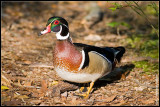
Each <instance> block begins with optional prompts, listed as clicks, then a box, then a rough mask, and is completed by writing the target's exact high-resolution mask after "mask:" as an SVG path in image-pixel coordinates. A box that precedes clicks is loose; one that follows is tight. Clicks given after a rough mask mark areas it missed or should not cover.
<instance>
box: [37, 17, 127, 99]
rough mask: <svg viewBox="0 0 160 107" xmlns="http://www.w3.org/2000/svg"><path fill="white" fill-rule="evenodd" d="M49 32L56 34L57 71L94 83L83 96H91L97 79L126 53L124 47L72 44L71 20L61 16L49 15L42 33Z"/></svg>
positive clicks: (68, 79)
mask: <svg viewBox="0 0 160 107" xmlns="http://www.w3.org/2000/svg"><path fill="white" fill-rule="evenodd" d="M50 32H55V33H56V37H57V41H56V45H55V48H54V50H53V66H54V69H55V71H56V72H57V74H58V75H59V76H60V77H61V78H63V79H64V80H67V81H70V82H75V83H88V82H91V83H90V87H89V89H88V91H87V92H86V93H85V94H82V96H83V97H84V98H88V95H89V93H90V91H91V89H92V87H93V85H94V82H95V81H96V80H97V79H99V78H101V77H103V76H105V75H107V74H108V73H110V72H111V71H112V70H113V69H114V68H115V66H116V63H117V62H120V59H121V57H122V56H123V54H124V53H125V48H124V47H96V46H91V45H86V44H82V43H73V42H72V39H71V37H70V33H69V27H68V22H67V21H66V20H65V19H64V18H62V17H57V16H54V17H51V18H49V19H48V22H47V25H46V28H45V29H44V30H43V31H41V32H40V33H39V36H40V35H44V34H47V33H50Z"/></svg>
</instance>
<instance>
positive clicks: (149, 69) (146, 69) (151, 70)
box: [133, 61, 159, 75]
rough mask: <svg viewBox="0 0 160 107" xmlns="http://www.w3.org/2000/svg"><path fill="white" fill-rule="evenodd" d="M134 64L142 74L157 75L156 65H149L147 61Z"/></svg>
mask: <svg viewBox="0 0 160 107" xmlns="http://www.w3.org/2000/svg"><path fill="white" fill-rule="evenodd" d="M133 63H134V64H135V67H136V68H141V69H142V71H143V73H146V74H148V75H150V74H157V73H158V71H159V70H158V67H159V65H158V63H150V62H148V61H138V62H133Z"/></svg>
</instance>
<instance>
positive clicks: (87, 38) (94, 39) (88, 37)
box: [84, 34, 102, 41]
mask: <svg viewBox="0 0 160 107" xmlns="http://www.w3.org/2000/svg"><path fill="white" fill-rule="evenodd" d="M101 39H102V38H101V37H100V36H99V35H93V34H90V35H88V36H86V37H84V40H90V41H100V40H101Z"/></svg>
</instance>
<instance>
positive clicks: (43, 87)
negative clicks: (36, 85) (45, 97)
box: [40, 80, 48, 93]
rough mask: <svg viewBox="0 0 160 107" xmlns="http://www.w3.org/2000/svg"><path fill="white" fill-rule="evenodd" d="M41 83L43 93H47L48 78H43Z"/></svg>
mask: <svg viewBox="0 0 160 107" xmlns="http://www.w3.org/2000/svg"><path fill="white" fill-rule="evenodd" d="M41 85H42V88H41V89H40V91H41V92H42V93H45V92H47V89H48V88H47V82H46V80H42V81H41Z"/></svg>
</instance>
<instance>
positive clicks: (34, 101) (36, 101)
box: [31, 100, 42, 104]
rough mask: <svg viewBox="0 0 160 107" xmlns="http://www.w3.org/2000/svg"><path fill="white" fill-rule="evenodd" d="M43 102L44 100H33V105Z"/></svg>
mask: <svg viewBox="0 0 160 107" xmlns="http://www.w3.org/2000/svg"><path fill="white" fill-rule="evenodd" d="M41 102H42V100H32V101H31V103H32V104H40V103H41Z"/></svg>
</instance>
